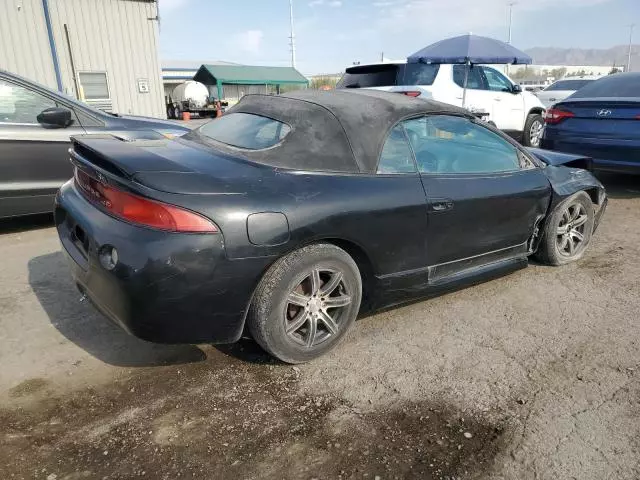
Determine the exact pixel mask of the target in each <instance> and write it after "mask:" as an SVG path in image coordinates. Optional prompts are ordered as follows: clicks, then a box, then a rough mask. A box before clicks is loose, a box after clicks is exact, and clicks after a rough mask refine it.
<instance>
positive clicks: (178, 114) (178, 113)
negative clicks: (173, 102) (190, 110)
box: [173, 106, 182, 120]
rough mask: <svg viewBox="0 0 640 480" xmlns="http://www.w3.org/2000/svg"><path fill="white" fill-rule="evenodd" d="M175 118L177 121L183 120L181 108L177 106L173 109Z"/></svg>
mask: <svg viewBox="0 0 640 480" xmlns="http://www.w3.org/2000/svg"><path fill="white" fill-rule="evenodd" d="M173 118H175V119H176V120H182V112H181V111H180V107H178V106H175V107H174V108H173Z"/></svg>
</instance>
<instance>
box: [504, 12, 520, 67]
mask: <svg viewBox="0 0 640 480" xmlns="http://www.w3.org/2000/svg"><path fill="white" fill-rule="evenodd" d="M517 3H518V2H509V3H508V4H507V5H509V34H508V35H507V43H508V44H509V45H511V21H512V20H513V6H514V5H516V4H517ZM505 73H506V74H507V76H509V65H508V64H507V65H506V68H505Z"/></svg>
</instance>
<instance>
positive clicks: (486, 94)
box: [436, 65, 495, 122]
mask: <svg viewBox="0 0 640 480" xmlns="http://www.w3.org/2000/svg"><path fill="white" fill-rule="evenodd" d="M468 68H469V72H468V74H467V93H466V104H465V106H466V108H468V109H469V110H471V111H474V112H486V113H488V114H489V116H488V117H486V118H485V120H492V121H494V122H495V119H494V118H493V97H494V95H493V94H492V93H491V92H490V91H489V90H488V89H487V87H486V84H485V78H484V75H483V74H482V70H481V69H480V67H479V66H478V65H471V66H470V67H468ZM466 69H467V66H466V65H453V67H452V72H453V83H454V84H455V86H456V90H457V94H456V100H457V103H456V104H455V105H458V106H462V97H463V94H464V93H463V90H464V76H465V70H466ZM436 100H437V99H436Z"/></svg>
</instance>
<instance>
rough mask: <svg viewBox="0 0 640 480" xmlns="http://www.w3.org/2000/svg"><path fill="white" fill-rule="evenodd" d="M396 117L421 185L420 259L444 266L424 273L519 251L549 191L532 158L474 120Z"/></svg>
mask: <svg viewBox="0 0 640 480" xmlns="http://www.w3.org/2000/svg"><path fill="white" fill-rule="evenodd" d="M403 125H404V128H405V130H406V132H407V135H408V137H409V140H410V143H411V146H412V148H413V150H414V153H415V157H416V162H417V165H418V170H419V172H420V177H421V179H422V183H423V186H424V189H425V192H426V198H427V200H426V201H427V215H428V222H429V227H428V233H427V251H426V257H427V262H428V264H429V265H430V266H432V267H438V266H445V268H441V269H440V270H438V269H436V273H435V274H434V276H433V277H432V278H431V279H430V280H432V281H436V280H437V279H438V278H439V277H440V276H442V277H444V276H447V275H451V274H456V273H458V272H460V271H463V270H465V269H468V268H470V267H473V266H477V265H481V264H485V263H491V262H495V261H499V260H501V259H504V258H508V257H510V256H514V255H515V256H520V257H523V256H524V255H526V253H527V251H528V245H527V242H528V240H529V239H530V237H531V235H532V233H533V231H534V228H535V226H536V225H537V223H538V222H539V221H541V219H542V218H543V216H544V214H545V212H546V210H547V207H548V205H549V201H550V196H551V188H550V184H549V181H548V180H547V178H546V176H545V175H544V174H543V172H542V171H541V170H540V169H539V168H538V167H537V166H536V165H535V164H534V163H533V161H532V160H531V159H530V158H529V157H528V156H527V155H526V154H525V153H524V152H523V151H521V150H520V149H519V148H518V147H516V146H515V145H514V144H512V143H511V142H510V141H509V140H507V139H505V138H503V137H502V135H500V134H499V133H496V132H494V131H493V130H491V129H490V128H488V127H486V126H485V125H484V124H483V123H482V122H480V121H473V120H470V119H468V118H465V117H460V116H451V115H428V116H423V117H420V118H415V119H410V120H406V121H405V122H404V124H403ZM470 259H471V260H470Z"/></svg>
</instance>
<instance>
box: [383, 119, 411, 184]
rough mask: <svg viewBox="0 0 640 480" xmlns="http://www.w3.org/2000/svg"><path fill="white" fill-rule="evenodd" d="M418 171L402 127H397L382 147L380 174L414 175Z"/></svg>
mask: <svg viewBox="0 0 640 480" xmlns="http://www.w3.org/2000/svg"><path fill="white" fill-rule="evenodd" d="M415 171H416V165H415V163H414V161H413V154H412V153H411V148H410V147H409V142H408V141H407V137H406V135H405V134H404V129H403V128H402V126H401V125H396V126H395V127H394V128H393V129H392V130H391V132H390V133H389V136H388V137H387V140H386V141H385V142H384V147H382V153H381V154H380V162H379V163H378V173H382V174H385V173H412V172H415Z"/></svg>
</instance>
